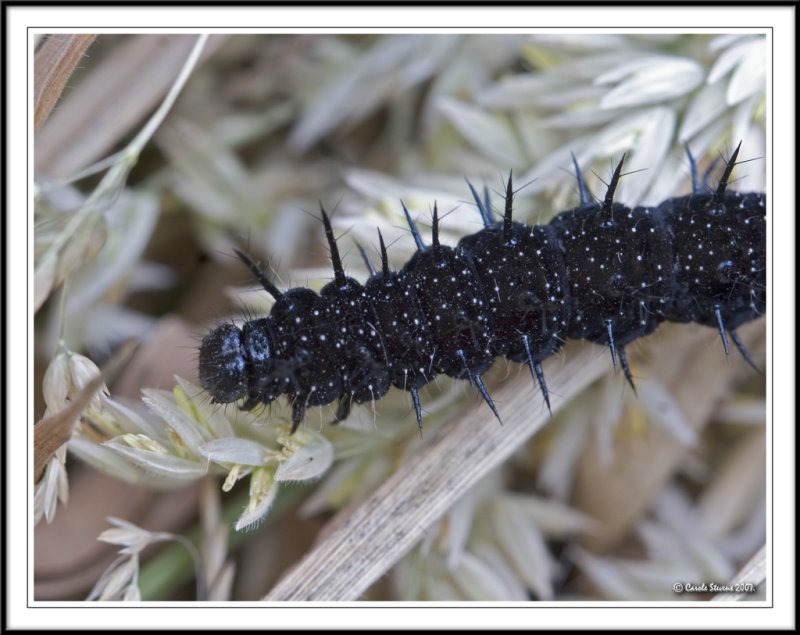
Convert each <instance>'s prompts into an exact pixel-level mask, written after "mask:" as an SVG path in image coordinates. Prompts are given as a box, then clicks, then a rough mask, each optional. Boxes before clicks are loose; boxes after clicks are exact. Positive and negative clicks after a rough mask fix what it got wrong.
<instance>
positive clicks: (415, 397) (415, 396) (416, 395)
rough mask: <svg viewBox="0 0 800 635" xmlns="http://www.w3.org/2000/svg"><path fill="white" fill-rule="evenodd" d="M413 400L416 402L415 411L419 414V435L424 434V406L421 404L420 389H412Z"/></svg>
mask: <svg viewBox="0 0 800 635" xmlns="http://www.w3.org/2000/svg"><path fill="white" fill-rule="evenodd" d="M411 401H413V402H414V412H415V413H416V415H417V425H418V426H419V436H422V408H421V407H420V405H419V390H417V389H416V388H412V389H411Z"/></svg>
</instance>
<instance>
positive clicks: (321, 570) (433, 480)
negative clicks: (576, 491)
mask: <svg viewBox="0 0 800 635" xmlns="http://www.w3.org/2000/svg"><path fill="white" fill-rule="evenodd" d="M565 355H566V361H563V359H562V358H561V357H555V358H552V359H550V360H549V361H548V363H547V364H546V366H547V368H546V369H545V370H546V371H547V376H548V384H549V385H550V388H551V399H552V405H553V411H554V412H555V411H557V410H559V409H560V408H561V407H562V406H563V405H564V404H565V403H566V402H567V401H568V400H569V399H570V398H571V397H573V396H575V395H576V394H578V393H580V392H581V391H582V390H583V389H584V388H586V387H587V386H588V385H589V384H590V383H592V382H593V381H594V380H596V379H597V378H598V377H600V376H601V375H602V374H603V373H604V372H607V371H608V365H609V361H608V356H607V353H606V352H605V351H603V350H602V349H600V348H598V347H596V346H593V345H590V344H585V343H575V344H573V345H571V346H569V347H568V348H567V351H566V353H565ZM493 392H494V394H493V397H494V398H495V401H496V402H497V404H498V405H499V409H500V412H501V415H502V417H503V424H504V425H502V426H501V425H499V424H498V423H497V422H496V421H488V422H487V420H486V412H485V409H486V407H485V405H482V406H481V407H476V406H475V405H474V404H473V405H471V406H470V408H469V410H468V411H467V414H466V415H465V416H464V417H463V418H461V419H454V420H453V421H451V422H449V423H448V424H447V425H445V426H444V427H443V428H442V429H441V431H440V432H439V434H437V435H436V437H435V438H434V439H431V441H430V443H427V444H426V447H425V449H424V451H423V452H421V453H420V454H418V455H417V456H415V457H413V458H412V459H411V460H410V461H408V462H407V463H406V464H404V465H403V466H402V468H401V469H400V470H399V471H398V472H396V473H395V474H393V475H392V476H391V477H390V478H389V479H388V480H387V481H386V482H385V483H384V484H383V485H382V486H381V487H380V488H379V489H378V490H377V491H376V492H375V493H374V494H373V495H372V496H370V497H369V498H368V499H367V500H366V501H364V502H363V503H362V504H361V505H360V506H358V507H357V508H355V509H354V510H352V512H351V513H350V514H349V516H347V517H346V518H345V519H339V518H338V517H337V518H334V519H333V520H332V521H331V525H332V526H333V527H334V529H333V530H332V531H331V532H330V533H329V534H328V535H327V537H326V538H325V539H324V540H323V541H322V542H321V543H320V544H319V545H318V546H317V547H316V548H315V549H314V550H313V551H312V552H311V553H309V554H308V555H307V556H306V557H305V558H304V559H303V560H302V561H301V562H300V564H299V565H298V566H297V567H296V568H295V569H293V570H292V571H290V572H289V573H288V574H287V575H286V576H285V577H284V578H283V579H282V580H281V581H280V582H279V583H278V584H277V586H276V587H275V588H274V589H273V590H272V591H271V592H270V593H269V594H268V595H267V596H265V597H264V598H263V599H264V600H266V601H300V600H309V601H348V600H356V599H358V598H359V597H360V596H361V595H362V594H363V593H364V592H365V591H366V590H367V588H368V587H369V586H370V585H371V584H372V583H373V582H375V581H376V580H377V579H378V578H380V577H381V576H382V575H384V574H385V573H386V572H387V571H388V570H389V569H390V568H391V567H392V566H393V565H394V564H395V563H396V562H397V561H398V560H400V558H402V557H403V556H404V555H405V554H406V553H407V552H408V551H409V550H410V549H411V548H412V547H413V546H414V545H415V544H416V543H417V542H418V541H419V540H420V538H422V536H423V534H424V533H425V531H426V530H427V529H428V527H430V525H431V524H432V523H433V522H434V521H436V520H437V519H438V518H439V517H440V516H442V514H444V513H445V512H446V511H447V510H448V509H449V508H450V507H452V505H453V504H454V503H455V502H456V501H457V500H458V499H459V498H460V497H461V496H462V495H463V494H464V493H465V492H466V491H467V490H469V489H470V488H471V487H472V486H473V485H475V483H477V482H478V481H479V480H480V479H482V478H483V477H484V476H485V475H486V474H487V473H488V472H489V471H491V470H492V469H494V468H496V467H497V466H499V465H500V464H501V463H503V461H505V460H506V459H507V458H508V457H509V456H510V455H511V454H512V453H513V452H514V451H515V450H517V449H518V448H519V447H520V446H521V445H522V444H523V443H525V442H526V441H527V440H528V439H530V438H531V436H533V435H534V434H535V433H536V432H537V431H538V430H540V429H541V428H542V426H544V425H545V424H546V423H547V422H548V421H549V420H550V415H549V414H548V413H547V410H546V409H545V408H539V407H538V406H537V405H536V404H538V402H537V401H536V399H537V397H536V396H535V395H534V394H532V393H533V389H532V387H531V378H530V376H528V375H527V374H525V373H524V372H520V373H519V375H518V376H517V378H516V379H512V380H510V381H508V382H506V383H505V384H504V385H503V386H501V387H499V388H498V389H496V390H495V391H493Z"/></svg>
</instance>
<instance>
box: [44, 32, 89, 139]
mask: <svg viewBox="0 0 800 635" xmlns="http://www.w3.org/2000/svg"><path fill="white" fill-rule="evenodd" d="M96 37H97V36H96V35H66V34H54V35H51V36H50V37H48V38H47V40H46V41H45V43H44V44H42V47H41V48H40V49H39V51H38V52H37V53H36V59H35V61H34V66H33V113H34V114H33V126H34V130H39V128H40V127H41V126H42V124H43V123H44V122H45V121H47V118H48V117H49V116H50V111H51V110H53V107H54V106H55V105H56V102H57V101H58V98H59V97H60V96H61V92H62V91H63V90H64V86H66V84H67V80H68V79H69V78H70V76H71V75H72V72H73V71H74V70H75V67H76V66H77V65H78V62H79V61H80V60H81V58H82V57H83V54H84V53H85V52H86V49H88V48H89V46H90V45H91V43H92V42H94V40H95V38H96Z"/></svg>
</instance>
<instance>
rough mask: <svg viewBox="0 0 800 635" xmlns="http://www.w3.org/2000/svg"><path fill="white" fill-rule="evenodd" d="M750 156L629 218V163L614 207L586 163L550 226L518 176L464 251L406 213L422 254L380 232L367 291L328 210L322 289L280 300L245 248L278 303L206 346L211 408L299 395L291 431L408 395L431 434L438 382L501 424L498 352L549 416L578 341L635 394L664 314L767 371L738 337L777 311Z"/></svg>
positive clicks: (283, 294)
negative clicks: (537, 391)
mask: <svg viewBox="0 0 800 635" xmlns="http://www.w3.org/2000/svg"><path fill="white" fill-rule="evenodd" d="M739 146H741V143H740V144H739ZM738 153H739V147H737V148H736V150H735V151H734V152H733V154H732V156H731V157H730V159H729V160H728V161H727V162H726V165H725V170H724V172H723V175H722V178H721V180H720V182H719V184H718V186H717V187H716V188H715V189H714V188H711V187H709V186H708V175H709V172H710V169H709V171H708V172H707V173H706V175H705V178H704V179H703V182H702V183H701V182H700V180H699V179H698V174H697V169H696V165H695V161H694V159H693V158H692V156H691V153H689V152H688V149H687V154H688V155H689V163H690V166H691V174H692V184H693V188H692V189H693V191H692V193H691V194H689V195H687V196H682V197H678V198H670V199H668V200H666V201H664V202H663V203H661V204H660V205H658V206H655V207H634V208H632V209H631V208H628V207H626V206H624V205H622V204H620V203H616V202H614V200H613V199H614V191H615V189H616V186H617V184H618V182H619V179H620V173H621V170H622V164H623V162H624V160H625V157H624V156H623V157H622V160H621V161H620V162H619V164H618V165H617V167H616V169H615V171H614V174H613V176H612V178H611V182H610V184H609V185H608V189H607V191H606V195H605V198H604V200H603V201H601V202H596V201H595V200H594V199H593V198H592V196H591V195H590V193H589V191H588V189H587V187H586V184H585V182H584V179H583V176H582V175H581V172H580V169H579V168H578V165H577V161H575V159H574V157H573V163H574V165H575V172H576V177H577V181H578V190H579V193H580V205H579V206H578V207H576V208H574V209H571V210H568V211H565V212H562V213H560V214H558V215H557V216H556V217H555V218H553V220H552V221H551V222H550V223H549V224H546V225H535V226H528V225H524V224H522V223H519V222H515V221H514V220H513V219H512V198H513V190H512V185H511V176H510V175H509V179H508V185H507V191H506V197H505V213H504V216H503V219H502V221H500V222H496V221H495V220H494V218H493V215H492V210H491V206H490V203H489V201H488V193H487V195H486V196H485V200H484V201H481V199H480V197H479V196H478V194H477V192H476V191H475V189H474V188H473V187H472V185H469V187H470V189H471V191H472V195H473V197H474V198H475V201H476V202H477V206H478V210H479V212H480V214H481V217H482V219H483V223H484V229H482V230H480V231H478V232H477V233H474V234H471V235H469V236H465V237H463V238H462V239H461V241H460V242H459V243H458V246H457V247H455V248H451V247H448V246H445V245H442V244H440V242H439V217H438V212H437V209H436V207H435V206H434V211H433V230H432V241H431V244H430V245H425V244H424V243H423V241H422V238H421V237H420V234H419V231H418V230H417V227H416V225H415V224H414V222H413V221H412V219H411V217H410V215H409V213H408V210H407V209H406V208H405V205H403V210H404V212H405V215H406V218H407V220H408V224H409V226H410V228H411V233H412V235H413V237H414V240H415V242H416V245H417V251H416V253H415V254H414V256H413V257H412V258H411V260H409V262H408V263H406V265H405V266H404V267H403V268H402V269H401V270H399V271H392V270H391V269H390V268H389V262H388V256H387V250H386V246H385V244H384V241H383V237H382V236H380V232H379V240H380V250H381V260H382V266H381V269H380V271H378V272H375V271H374V269H373V268H372V265H371V264H370V262H369V260H368V258H366V256H365V255H364V252H363V250H362V255H364V260H365V261H366V262H367V266H368V268H369V270H370V272H371V276H370V278H369V279H368V280H367V282H366V283H365V284H361V283H359V282H357V281H356V280H354V279H352V278H349V277H347V276H346V275H345V272H344V269H343V267H342V262H341V259H340V256H339V251H338V248H337V246H336V240H335V238H334V235H333V230H332V228H331V223H330V220H329V218H328V215H327V214H326V213H325V210H324V209H323V210H322V221H323V223H324V227H325V234H326V237H327V241H328V244H329V246H330V252H331V261H332V263H333V271H334V279H333V281H332V282H330V283H329V284H327V285H326V286H325V287H324V288H323V289H322V291H321V292H320V294H319V295H318V294H317V293H315V292H314V291H312V290H310V289H306V288H294V289H289V290H288V291H280V290H279V289H278V288H277V287H276V286H275V285H274V284H273V283H272V282H270V281H269V280H268V279H267V278H266V276H265V275H264V273H263V272H262V271H261V270H260V269H259V268H258V266H257V265H256V264H255V263H254V262H253V261H252V260H251V259H250V258H249V257H247V256H246V255H245V254H243V253H242V252H240V251H238V250H237V251H236V253H237V255H238V256H239V258H241V260H242V261H243V262H244V263H245V264H246V265H247V266H248V267H249V268H250V270H251V271H252V272H253V273H254V274H255V275H256V276H257V278H258V280H259V281H260V282H261V284H262V285H263V287H264V289H266V291H267V292H268V293H270V294H271V295H272V296H273V297H274V298H275V305H274V306H273V308H272V311H271V313H270V314H269V316H267V317H263V318H258V319H254V320H249V321H247V322H245V323H244V325H243V326H242V328H241V329H239V328H237V327H236V326H234V325H233V324H222V325H220V326H218V327H217V328H215V329H214V330H212V331H211V332H210V333H208V334H207V335H206V336H205V337H204V339H203V342H202V345H201V347H200V368H199V371H200V381H201V383H202V385H203V387H204V388H205V389H206V390H207V391H208V393H209V394H210V396H211V398H212V400H213V401H214V402H217V403H229V402H234V401H238V400H240V399H246V400H245V401H244V403H243V404H242V405H241V408H242V409H244V410H250V409H252V408H254V407H255V406H257V405H259V404H269V403H270V402H272V401H274V400H275V399H277V398H278V397H279V396H281V395H287V396H288V397H289V399H290V400H291V403H292V406H293V409H292V424H293V427H292V431H294V430H295V429H296V428H297V426H298V425H299V424H300V422H301V421H302V419H303V417H304V414H305V411H306V408H307V407H308V406H321V405H326V404H329V403H331V402H333V401H334V400H337V399H338V400H339V405H338V409H337V413H336V420H337V421H339V420H342V419H344V418H345V417H347V415H348V414H349V412H350V409H351V406H352V404H353V403H363V402H366V401H371V400H376V399H380V398H381V397H382V396H383V395H384V394H385V393H386V392H387V391H388V390H389V387H390V386H397V387H398V388H402V389H404V390H407V391H409V392H410V393H411V397H412V400H413V403H414V410H415V412H416V416H417V422H418V424H419V426H420V429H421V428H422V410H421V408H420V402H419V389H420V388H421V387H422V386H423V385H425V384H427V383H428V382H430V381H431V380H432V379H434V377H435V376H436V375H437V374H439V373H444V374H445V375H448V376H450V377H454V378H457V379H469V380H470V382H471V383H472V384H473V385H474V386H476V387H477V389H478V390H479V391H480V393H481V395H482V397H483V399H484V400H485V401H486V403H487V404H488V405H489V407H490V408H491V409H492V412H494V414H495V416H497V417H498V419H499V415H498V412H497V409H496V407H495V405H494V403H493V401H492V399H491V397H490V396H489V393H488V392H487V390H486V388H485V386H484V384H483V381H482V380H481V375H483V373H484V372H486V370H487V369H488V368H489V367H490V366H491V365H492V363H493V361H494V358H495V357H497V356H498V355H502V356H504V357H506V358H508V359H510V360H512V361H515V362H522V363H525V364H527V365H528V366H529V367H530V370H531V374H532V376H533V377H534V378H535V380H536V381H537V382H538V384H539V386H540V388H541V391H542V394H543V396H544V400H545V402H546V403H547V407H548V409H549V408H550V399H549V395H548V390H547V385H546V383H545V379H544V374H543V372H542V366H541V362H542V361H543V360H544V359H545V358H547V357H549V356H550V355H552V354H553V353H555V352H556V351H558V350H559V349H560V348H561V346H562V344H563V342H564V340H566V339H567V338H573V339H578V338H582V339H588V340H590V341H592V342H596V343H598V344H603V345H607V346H608V347H609V349H610V351H611V355H612V361H613V363H614V367H615V368H616V364H617V360H619V362H620V365H621V366H622V369H623V372H624V374H625V377H626V378H627V380H628V381H629V382H630V384H631V386H632V387H633V385H634V384H633V378H632V376H631V372H630V368H629V366H628V360H627V357H626V355H625V346H626V345H627V344H629V343H630V342H632V341H633V340H635V339H637V338H639V337H642V336H644V335H647V334H648V333H651V332H652V331H654V330H655V328H656V327H657V326H658V325H659V324H660V323H661V322H663V321H665V320H669V321H672V322H698V323H700V324H704V325H706V326H711V327H714V328H717V329H718V330H719V333H720V335H721V337H722V341H723V345H724V348H725V354H726V355H727V354H728V352H729V351H728V336H730V338H731V339H732V340H733V342H734V344H735V345H736V347H737V348H738V349H739V350H740V352H741V353H742V355H743V356H744V358H745V360H746V361H747V362H748V363H749V364H751V365H753V366H754V367H755V365H754V364H753V362H752V360H751V359H750V357H749V355H748V353H747V351H746V350H745V348H744V346H743V344H742V342H741V340H740V339H739V338H738V337H737V335H736V328H737V327H738V326H740V325H741V324H743V323H744V322H747V321H749V320H752V319H754V318H756V317H758V316H759V315H761V314H763V313H764V311H765V309H766V205H765V203H766V196H765V194H764V193H755V192H754V193H746V194H744V193H740V192H736V191H727V186H728V180H729V178H730V176H731V172H732V170H733V168H734V166H735V165H736V157H737V156H738ZM634 390H635V388H634Z"/></svg>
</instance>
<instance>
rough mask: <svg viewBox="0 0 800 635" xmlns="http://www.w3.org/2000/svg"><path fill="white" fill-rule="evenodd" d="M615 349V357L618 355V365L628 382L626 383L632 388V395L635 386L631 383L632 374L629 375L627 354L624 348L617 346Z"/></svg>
mask: <svg viewBox="0 0 800 635" xmlns="http://www.w3.org/2000/svg"><path fill="white" fill-rule="evenodd" d="M616 348H617V355H619V363H620V366H622V372H623V373H625V379H627V380H628V383H629V384H630V385H631V388H633V394H634V395H635V394H637V393H636V385H635V384H634V383H633V374H632V373H631V367H630V365H629V364H628V354H627V353H626V352H625V347H624V346H618V347H616Z"/></svg>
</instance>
